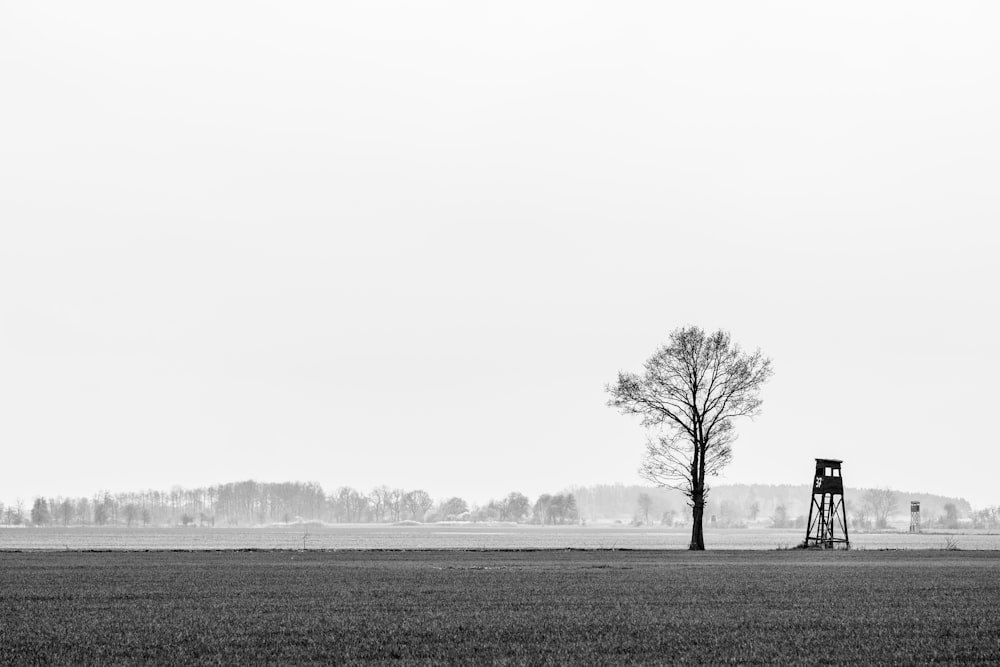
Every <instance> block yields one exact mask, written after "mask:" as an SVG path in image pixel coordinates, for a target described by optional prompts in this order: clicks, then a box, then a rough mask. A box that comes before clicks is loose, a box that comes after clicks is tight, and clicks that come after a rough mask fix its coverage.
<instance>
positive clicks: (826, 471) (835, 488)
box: [805, 459, 850, 549]
mask: <svg viewBox="0 0 1000 667" xmlns="http://www.w3.org/2000/svg"><path fill="white" fill-rule="evenodd" d="M841 463H843V461H839V460H837V459H816V477H815V479H814V480H813V493H812V503H810V505H809V521H808V523H807V524H806V526H807V528H806V542H805V545H806V546H807V547H809V546H817V547H823V548H825V549H832V548H833V547H834V545H835V544H843V545H844V547H845V548H849V547H850V542H849V541H848V538H847V508H846V507H845V506H844V479H843V478H842V477H841V476H840V464H841Z"/></svg>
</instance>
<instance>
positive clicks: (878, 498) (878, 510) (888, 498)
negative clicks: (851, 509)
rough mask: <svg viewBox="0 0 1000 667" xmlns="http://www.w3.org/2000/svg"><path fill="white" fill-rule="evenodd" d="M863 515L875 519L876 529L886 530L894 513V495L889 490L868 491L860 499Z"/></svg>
mask: <svg viewBox="0 0 1000 667" xmlns="http://www.w3.org/2000/svg"><path fill="white" fill-rule="evenodd" d="M862 503H863V505H864V513H865V514H867V515H868V516H871V517H873V518H874V519H875V527H876V528H886V527H887V526H888V525H889V517H890V516H891V515H892V514H894V513H895V512H896V509H897V507H898V506H897V504H896V494H895V492H893V491H892V490H891V489H888V488H886V489H868V490H867V491H865V495H864V496H863V497H862Z"/></svg>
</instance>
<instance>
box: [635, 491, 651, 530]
mask: <svg viewBox="0 0 1000 667" xmlns="http://www.w3.org/2000/svg"><path fill="white" fill-rule="evenodd" d="M638 502H639V511H640V512H642V516H643V520H642V522H643V523H645V524H647V525H648V524H649V510H650V509H652V507H653V498H652V496H650V495H649V494H648V493H640V494H639V501H638Z"/></svg>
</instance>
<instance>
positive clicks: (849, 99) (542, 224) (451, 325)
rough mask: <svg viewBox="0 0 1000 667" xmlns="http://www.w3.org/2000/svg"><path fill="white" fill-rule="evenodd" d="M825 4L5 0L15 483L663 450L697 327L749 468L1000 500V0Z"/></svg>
mask: <svg viewBox="0 0 1000 667" xmlns="http://www.w3.org/2000/svg"><path fill="white" fill-rule="evenodd" d="M807 4H808V5H816V4H817V3H799V2H787V3H773V2H772V3H747V2H732V3H704V2H698V3H663V2H651V3H643V2H628V3H624V2H605V3H591V2H580V1H578V0H576V1H574V2H566V3H552V2H537V1H531V2H512V1H510V0H505V1H503V2H470V1H468V0H462V1H461V2H453V3H427V2H420V3H415V2H398V3H388V2H370V1H366V2H358V3H305V2H297V3H290V2H280V3H279V2H274V3H262V2H231V3H221V2H170V3H160V4H159V5H158V6H153V5H152V4H150V3H134V2H119V3H108V2H87V3H79V2H54V3H15V2H7V3H4V4H3V5H2V7H0V98H2V103H0V449H2V452H3V456H2V462H0V500H3V501H4V502H11V501H13V500H14V499H15V498H18V497H20V498H22V499H24V500H25V501H30V499H31V498H32V497H33V496H35V495H47V496H54V495H89V494H92V493H93V492H94V491H96V490H98V489H110V490H112V491H124V490H132V489H140V488H169V487H170V486H171V485H174V484H180V485H184V486H194V485H202V484H212V483H218V482H226V481H234V480H239V479H246V478H255V479H260V480H267V481H285V480H293V479H297V480H313V481H318V482H320V483H322V484H323V485H324V486H325V487H327V488H328V489H329V490H330V491H332V490H333V489H334V488H335V487H337V486H340V485H351V486H355V487H358V488H361V489H364V490H368V489H370V488H372V487H374V486H375V485H378V484H383V483H384V484H389V485H393V486H403V487H406V488H417V487H422V488H426V489H427V490H428V491H430V492H431V494H432V495H434V496H436V497H442V496H446V495H452V494H458V495H462V496H464V497H466V498H467V499H470V500H476V501H483V500H486V499H487V498H489V497H491V496H500V495H503V494H506V493H507V492H509V491H511V490H521V491H523V492H525V493H528V494H529V495H536V494H538V493H541V492H555V491H558V490H560V489H562V488H564V487H566V486H568V485H571V484H588V483H594V482H615V481H622V482H636V481H638V479H639V478H638V475H637V472H636V470H637V468H638V466H639V462H640V455H641V452H642V447H643V441H644V435H643V432H642V430H641V429H640V428H639V426H638V424H637V421H636V420H634V419H630V418H627V417H623V416H621V415H619V414H617V413H616V412H615V411H614V410H612V409H611V408H608V407H606V405H605V403H606V400H607V396H606V395H605V393H604V385H605V384H606V383H608V382H610V381H612V380H614V378H615V375H616V373H617V371H618V370H619V369H624V370H639V368H640V367H641V364H642V362H643V361H644V360H645V359H646V358H647V357H648V356H649V355H650V354H652V352H653V351H654V350H655V349H656V347H657V346H658V345H660V344H661V343H663V342H665V341H666V339H667V336H668V334H669V332H670V331H671V330H672V329H674V328H676V327H679V326H684V325H688V324H697V325H700V326H703V327H705V328H708V329H715V328H725V329H728V330H729V331H731V332H732V334H733V336H734V338H735V339H736V340H737V341H738V342H740V343H741V344H742V345H743V346H744V347H748V348H756V347H760V348H761V349H762V350H763V351H764V352H765V353H767V354H768V355H769V356H771V357H772V358H773V360H774V365H775V370H776V374H775V376H774V378H773V380H772V381H771V382H770V383H769V385H767V386H766V388H765V390H764V393H763V397H764V412H763V414H762V416H760V417H758V418H757V419H756V420H755V421H753V422H749V421H746V422H744V423H742V424H741V425H740V432H741V437H740V440H739V441H738V443H737V445H736V460H735V462H734V463H733V464H732V465H731V467H730V468H729V469H728V472H727V475H726V477H725V479H724V480H723V481H731V482H762V483H807V482H808V481H810V479H811V475H812V459H813V458H814V457H817V456H821V457H836V458H842V459H844V460H845V463H844V477H845V481H846V482H847V483H848V484H849V485H861V486H882V485H889V486H893V487H896V488H901V489H909V490H913V491H927V492H934V493H942V494H949V495H959V496H964V497H966V498H967V499H969V500H970V501H971V502H972V503H973V504H974V505H976V506H983V505H987V504H990V505H992V504H997V503H1000V486H998V484H997V481H996V480H997V472H998V469H1000V448H998V447H997V444H998V439H997V427H996V420H995V415H996V409H997V404H998V399H1000V392H998V389H997V386H998V377H1000V361H998V356H1000V355H998V347H997V346H998V340H1000V316H998V312H1000V308H998V306H1000V303H998V301H1000V298H998V295H997V285H998V284H1000V275H998V274H1000V270H998V268H997V264H996V252H997V245H998V244H997V240H998V237H1000V233H998V232H997V221H998V219H1000V190H998V186H1000V123H998V121H997V119H998V118H1000V85H998V82H1000V39H998V38H997V35H998V34H1000V21H998V19H1000V8H998V6H997V5H996V3H990V2H980V3H974V2H968V3H962V2H949V3H921V2H912V1H907V2H897V3H888V2H886V3H870V2H863V3H862V2H857V3H843V2H841V3H832V4H831V3H825V6H807Z"/></svg>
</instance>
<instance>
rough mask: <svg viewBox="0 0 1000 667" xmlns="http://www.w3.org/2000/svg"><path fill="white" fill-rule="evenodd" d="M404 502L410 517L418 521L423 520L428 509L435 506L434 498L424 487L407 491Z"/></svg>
mask: <svg viewBox="0 0 1000 667" xmlns="http://www.w3.org/2000/svg"><path fill="white" fill-rule="evenodd" d="M403 504H404V505H405V506H406V511H407V512H409V514H410V518H412V519H415V520H416V521H423V520H424V515H425V514H427V510H429V509H430V508H432V507H434V500H433V499H431V496H430V494H429V493H427V492H426V491H424V490H423V489H416V490H414V491H409V492H407V494H406V495H405V496H403Z"/></svg>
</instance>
